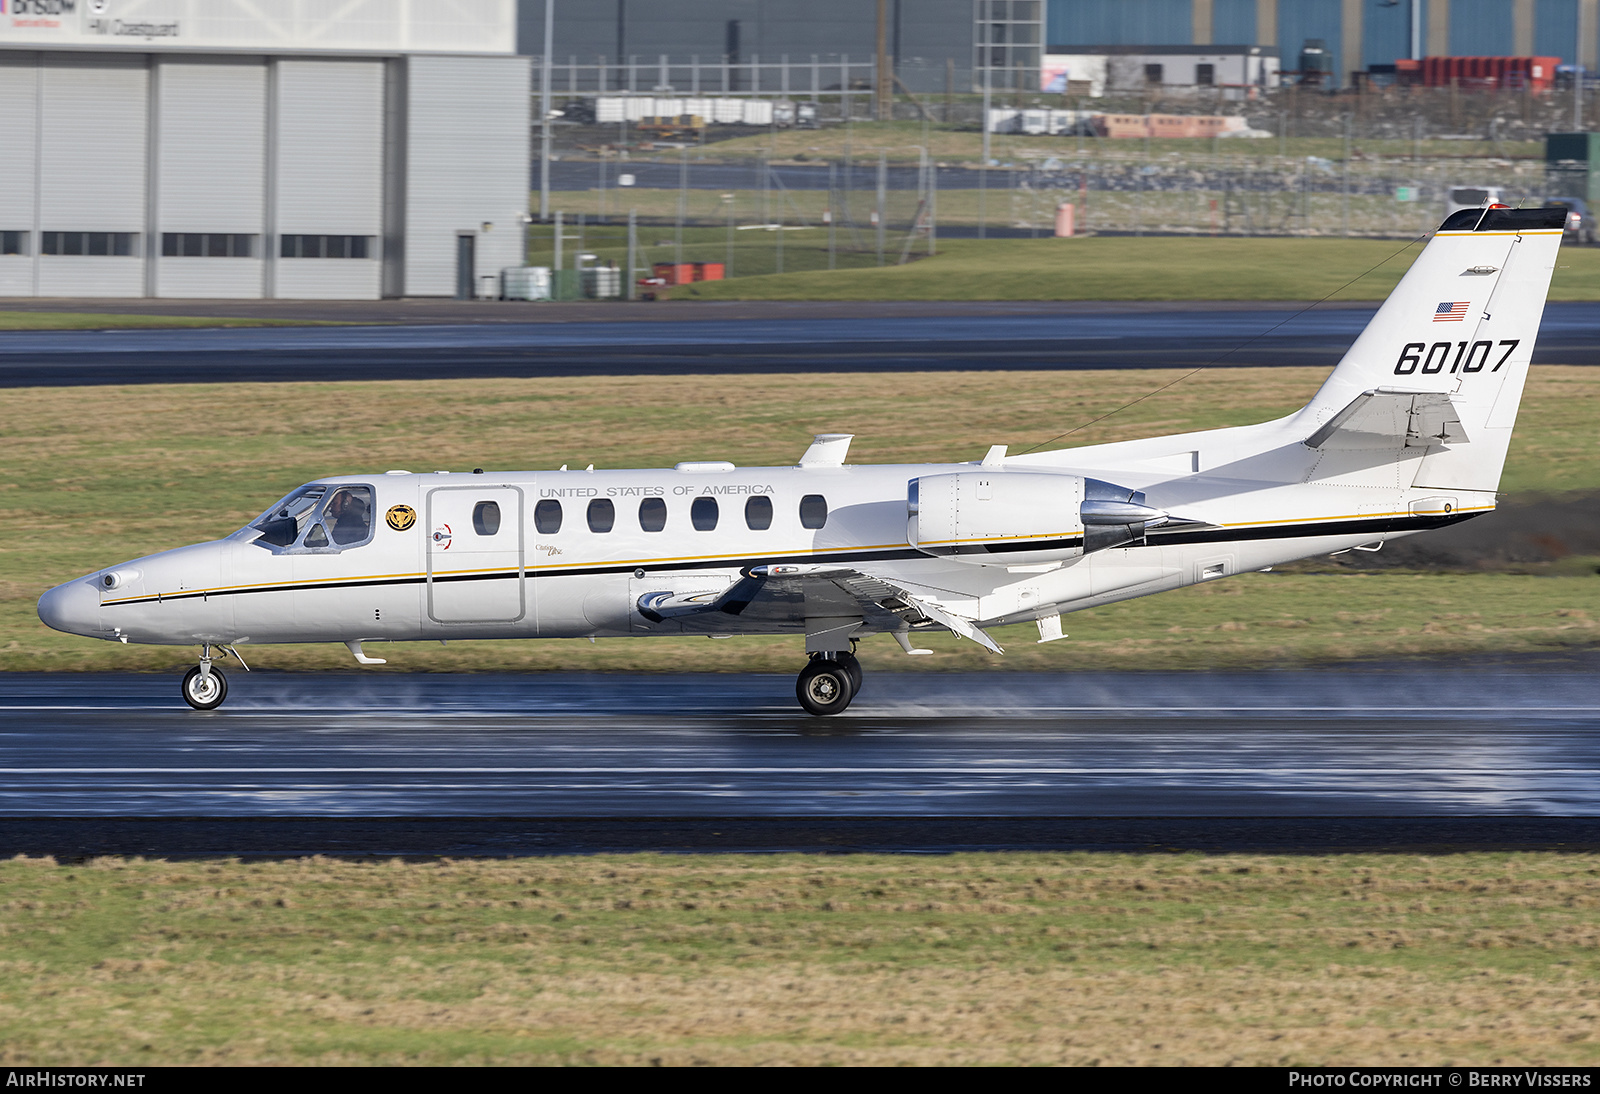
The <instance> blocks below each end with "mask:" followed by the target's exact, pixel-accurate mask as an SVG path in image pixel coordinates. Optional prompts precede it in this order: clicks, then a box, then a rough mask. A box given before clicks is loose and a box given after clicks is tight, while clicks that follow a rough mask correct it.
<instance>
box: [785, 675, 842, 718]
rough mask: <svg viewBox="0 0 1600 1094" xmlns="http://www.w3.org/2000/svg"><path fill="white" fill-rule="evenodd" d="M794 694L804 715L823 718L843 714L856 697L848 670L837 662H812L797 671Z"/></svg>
mask: <svg viewBox="0 0 1600 1094" xmlns="http://www.w3.org/2000/svg"><path fill="white" fill-rule="evenodd" d="M794 693H795V697H796V698H797V699H799V700H800V705H801V706H802V707H804V708H805V709H806V713H807V714H816V715H819V716H822V717H826V716H827V715H830V714H840V713H843V711H844V709H845V707H848V706H849V705H850V700H851V699H854V698H855V694H856V691H855V686H854V684H853V682H852V680H851V677H850V670H849V669H848V668H846V667H845V666H844V665H843V664H841V663H840V662H838V661H812V662H811V663H810V664H808V665H807V666H806V667H805V668H803V669H801V670H800V678H799V679H798V680H797V681H795V686H794Z"/></svg>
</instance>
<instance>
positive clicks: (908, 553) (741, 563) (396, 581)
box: [104, 547, 928, 608]
mask: <svg viewBox="0 0 1600 1094" xmlns="http://www.w3.org/2000/svg"><path fill="white" fill-rule="evenodd" d="M927 557H928V556H927V555H925V554H923V553H922V552H921V551H917V550H914V549H912V548H910V547H904V548H900V549H897V550H885V551H843V552H839V553H836V554H826V555H822V556H820V557H819V556H817V555H814V554H811V555H777V556H774V555H761V556H759V557H754V558H743V559H722V560H720V561H719V560H714V559H713V560H701V561H695V562H681V563H671V564H667V565H661V564H654V565H652V566H650V567H648V568H650V569H662V570H721V569H726V568H727V567H729V566H737V567H739V568H740V569H743V568H745V567H747V566H755V565H759V564H761V563H769V564H770V563H784V562H800V563H807V562H881V561H884V560H886V559H896V558H927ZM640 568H641V567H640V566H639V565H638V564H637V563H630V564H627V565H623V564H620V563H618V564H615V565H610V566H574V567H571V568H567V569H561V570H556V571H550V570H539V571H525V572H527V575H528V577H529V578H532V579H538V578H545V577H587V576H594V575H597V574H631V573H633V572H634V571H635V570H637V569H640ZM517 573H518V571H516V570H499V571H495V572H493V573H483V574H445V575H442V576H436V577H434V579H433V583H434V584H435V585H442V584H447V583H450V582H457V581H500V580H504V579H505V578H512V577H516V576H517ZM427 580H428V579H427V578H426V577H423V576H419V577H384V578H367V579H356V580H349V581H337V580H335V581H314V582H305V583H303V584H294V585H260V586H255V587H250V588H242V589H222V590H216V589H205V590H197V591H194V592H182V593H161V594H159V595H156V596H141V597H137V598H135V599H131V600H119V601H117V602H116V603H115V604H106V605H104V607H107V608H120V607H123V606H124V605H127V604H154V603H157V602H158V601H162V602H164V601H168V600H196V599H200V598H203V597H220V596H244V595H248V594H252V593H287V592H300V591H304V590H307V589H366V588H376V587H378V586H382V585H421V584H424V583H426V582H427Z"/></svg>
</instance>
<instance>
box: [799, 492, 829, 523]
mask: <svg viewBox="0 0 1600 1094" xmlns="http://www.w3.org/2000/svg"><path fill="white" fill-rule="evenodd" d="M827 523H828V499H827V498H825V497H823V496H822V495H821V494H807V495H806V496H805V497H803V498H801V499H800V527H802V528H821V527H822V526H823V525H824V524H827Z"/></svg>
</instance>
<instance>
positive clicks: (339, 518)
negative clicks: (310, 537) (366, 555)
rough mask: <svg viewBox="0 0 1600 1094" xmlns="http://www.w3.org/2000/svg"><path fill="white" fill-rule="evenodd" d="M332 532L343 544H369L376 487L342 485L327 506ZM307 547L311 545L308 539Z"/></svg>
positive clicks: (325, 510) (339, 542) (334, 538)
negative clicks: (373, 489)
mask: <svg viewBox="0 0 1600 1094" xmlns="http://www.w3.org/2000/svg"><path fill="white" fill-rule="evenodd" d="M322 508H323V513H324V514H325V516H326V519H327V522H328V526H329V527H328V531H329V534H330V535H331V536H332V537H333V542H334V543H336V544H338V545H339V546H340V547H353V546H355V545H356V544H357V543H365V542H366V541H367V539H368V538H369V537H370V536H371V535H372V489H371V487H367V486H341V487H339V488H338V489H337V490H335V491H334V492H333V496H332V497H331V498H329V499H328V500H327V502H326V504H324V505H323V507H322ZM306 546H307V547H310V546H311V543H310V542H309V541H308V542H307V543H306Z"/></svg>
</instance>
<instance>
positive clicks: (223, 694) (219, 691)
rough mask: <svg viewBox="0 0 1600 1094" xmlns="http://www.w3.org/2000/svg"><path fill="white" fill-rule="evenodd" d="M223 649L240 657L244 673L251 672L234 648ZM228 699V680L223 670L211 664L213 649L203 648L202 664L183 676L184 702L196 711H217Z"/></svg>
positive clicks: (201, 650)
mask: <svg viewBox="0 0 1600 1094" xmlns="http://www.w3.org/2000/svg"><path fill="white" fill-rule="evenodd" d="M221 648H222V649H223V650H225V651H227V652H228V653H231V654H233V655H234V656H235V657H238V658H239V664H241V665H244V671H246V672H249V671H250V666H249V665H245V664H244V658H242V657H239V651H238V650H236V649H234V648H233V647H232V646H223V647H221ZM227 697H228V678H227V677H226V676H224V675H223V674H222V670H221V669H219V668H216V667H215V666H213V665H212V664H211V647H210V646H201V647H200V664H199V665H197V666H195V667H194V668H192V669H190V670H189V671H188V672H186V673H185V674H184V676H183V701H184V702H186V703H188V704H189V705H190V706H192V707H194V709H196V710H216V709H217V708H218V707H220V706H221V705H222V701H223V700H224V699H226V698H227Z"/></svg>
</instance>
